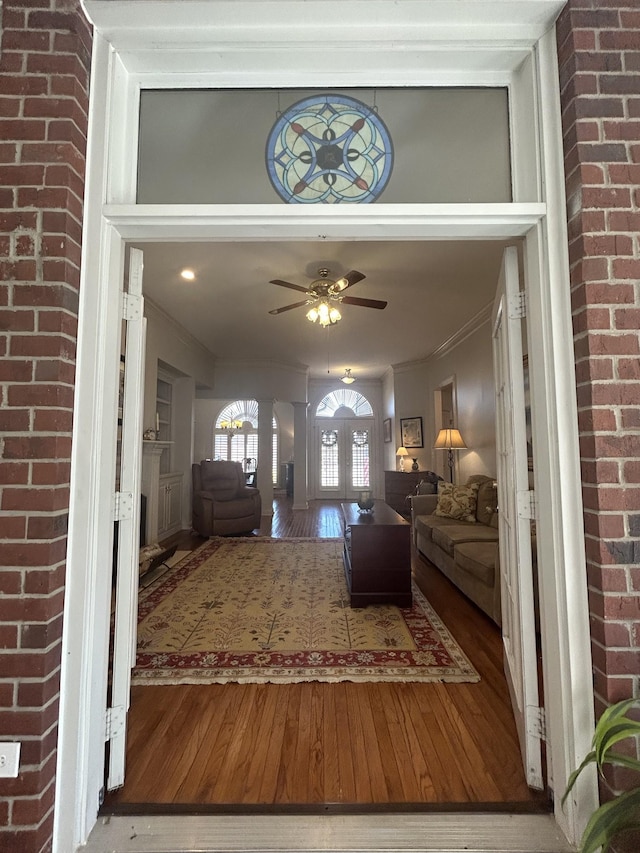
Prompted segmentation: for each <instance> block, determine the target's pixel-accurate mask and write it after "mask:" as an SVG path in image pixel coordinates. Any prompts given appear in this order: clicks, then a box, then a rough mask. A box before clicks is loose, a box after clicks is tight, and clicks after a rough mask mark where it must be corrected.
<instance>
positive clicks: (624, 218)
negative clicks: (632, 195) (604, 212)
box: [608, 210, 640, 232]
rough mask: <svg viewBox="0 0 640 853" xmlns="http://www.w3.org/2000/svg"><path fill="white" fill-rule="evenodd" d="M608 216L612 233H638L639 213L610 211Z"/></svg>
mask: <svg viewBox="0 0 640 853" xmlns="http://www.w3.org/2000/svg"><path fill="white" fill-rule="evenodd" d="M608 216H609V227H610V228H611V230H612V231H631V232H637V231H640V213H635V212H634V211H632V210H611V211H609V214H608Z"/></svg>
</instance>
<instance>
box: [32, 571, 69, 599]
mask: <svg viewBox="0 0 640 853" xmlns="http://www.w3.org/2000/svg"><path fill="white" fill-rule="evenodd" d="M64 579H65V567H64V566H56V567H55V568H51V569H46V570H44V571H38V570H37V569H30V570H29V571H27V572H26V574H25V579H24V592H25V595H48V594H49V593H52V592H56V591H57V590H60V589H62V587H63V584H64Z"/></svg>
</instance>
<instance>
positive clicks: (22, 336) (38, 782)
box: [0, 0, 91, 853]
mask: <svg viewBox="0 0 640 853" xmlns="http://www.w3.org/2000/svg"><path fill="white" fill-rule="evenodd" d="M90 51H91V36H90V31H89V27H88V24H87V23H86V20H85V19H84V16H83V15H82V13H81V12H80V10H79V2H78V0H4V3H3V6H2V43H1V54H0V395H1V407H0V524H1V528H2V534H1V535H2V540H1V541H0V566H2V567H3V568H2V569H0V593H1V596H0V733H1V734H2V737H3V738H6V739H8V740H19V741H20V742H21V743H22V753H21V760H20V775H19V778H18V779H0V849H2V850H7V851H8V850H11V851H12V853H21V851H25V853H27V851H28V853H34V851H41V850H47V849H50V836H51V827H52V821H53V811H52V809H53V801H54V793H55V782H54V779H55V762H56V736H57V718H58V694H59V666H60V636H61V630H62V607H63V597H64V560H65V551H66V530H67V515H68V507H69V461H70V455H71V454H70V451H71V424H72V407H73V383H74V362H75V347H76V326H77V319H76V315H77V303H78V283H79V264H80V236H81V220H82V197H83V180H84V158H85V141H86V128H87V100H88V71H89V61H90Z"/></svg>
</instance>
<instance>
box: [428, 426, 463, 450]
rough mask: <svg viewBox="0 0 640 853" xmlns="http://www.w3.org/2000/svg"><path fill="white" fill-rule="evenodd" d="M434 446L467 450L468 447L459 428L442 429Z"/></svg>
mask: <svg viewBox="0 0 640 853" xmlns="http://www.w3.org/2000/svg"><path fill="white" fill-rule="evenodd" d="M433 446H434V448H436V449H437V450H466V447H467V445H466V444H465V443H464V439H463V438H462V436H461V435H460V430H457V429H441V430H440V432H439V433H438V437H437V438H436V441H435V444H434V445H433Z"/></svg>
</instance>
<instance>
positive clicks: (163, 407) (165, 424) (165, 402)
mask: <svg viewBox="0 0 640 853" xmlns="http://www.w3.org/2000/svg"><path fill="white" fill-rule="evenodd" d="M172 398H173V386H172V384H171V380H170V379H168V378H166V377H164V376H161V375H160V374H158V381H157V389H156V440H157V441H167V442H170V441H171V440H172V437H171V407H172ZM170 471H171V446H170V445H169V446H167V447H166V449H165V451H164V453H163V454H162V455H161V457H160V474H169V473H170Z"/></svg>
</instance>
